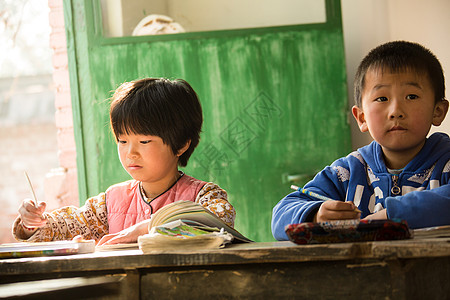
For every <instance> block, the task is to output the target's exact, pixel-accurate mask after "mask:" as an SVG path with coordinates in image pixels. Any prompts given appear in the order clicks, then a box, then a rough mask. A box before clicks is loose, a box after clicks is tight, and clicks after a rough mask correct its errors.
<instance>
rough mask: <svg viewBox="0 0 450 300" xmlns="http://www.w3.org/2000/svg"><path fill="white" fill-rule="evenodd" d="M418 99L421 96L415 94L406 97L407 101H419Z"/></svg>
mask: <svg viewBox="0 0 450 300" xmlns="http://www.w3.org/2000/svg"><path fill="white" fill-rule="evenodd" d="M417 98H419V96H417V95H414V94H411V95H408V96H406V99H408V100H414V99H417Z"/></svg>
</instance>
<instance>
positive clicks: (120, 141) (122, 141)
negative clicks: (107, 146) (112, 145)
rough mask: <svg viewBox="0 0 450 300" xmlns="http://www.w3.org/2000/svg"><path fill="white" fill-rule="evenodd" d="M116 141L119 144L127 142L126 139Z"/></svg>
mask: <svg viewBox="0 0 450 300" xmlns="http://www.w3.org/2000/svg"><path fill="white" fill-rule="evenodd" d="M117 142H118V143H119V144H126V143H127V141H124V140H117Z"/></svg>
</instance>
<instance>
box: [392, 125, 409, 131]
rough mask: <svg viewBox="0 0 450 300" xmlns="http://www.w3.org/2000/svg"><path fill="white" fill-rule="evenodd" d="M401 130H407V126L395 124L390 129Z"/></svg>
mask: <svg viewBox="0 0 450 300" xmlns="http://www.w3.org/2000/svg"><path fill="white" fill-rule="evenodd" d="M401 130H406V128H404V127H402V126H399V125H396V126H393V127H392V128H391V129H389V131H401Z"/></svg>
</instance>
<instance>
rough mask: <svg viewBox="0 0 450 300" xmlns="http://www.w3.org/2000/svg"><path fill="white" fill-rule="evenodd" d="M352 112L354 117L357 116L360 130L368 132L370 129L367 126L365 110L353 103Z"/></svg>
mask: <svg viewBox="0 0 450 300" xmlns="http://www.w3.org/2000/svg"><path fill="white" fill-rule="evenodd" d="M352 114H353V117H355V120H356V122H357V123H358V126H359V130H360V131H361V132H366V131H367V130H369V129H368V127H367V123H366V119H365V117H364V112H363V111H362V109H361V108H359V107H358V106H356V105H353V107H352Z"/></svg>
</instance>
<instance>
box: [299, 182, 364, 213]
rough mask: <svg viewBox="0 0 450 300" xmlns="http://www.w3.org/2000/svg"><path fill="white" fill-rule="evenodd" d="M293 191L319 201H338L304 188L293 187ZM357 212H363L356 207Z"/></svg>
mask: <svg viewBox="0 0 450 300" xmlns="http://www.w3.org/2000/svg"><path fill="white" fill-rule="evenodd" d="M291 189H293V190H296V191H299V192H300V193H303V194H305V195H309V196H311V197H313V198H316V199H319V200H323V201H337V200H334V199H331V198H328V197H326V196H323V195H320V194H317V193H314V192H311V191H308V190H306V189H304V188H301V187H298V186H296V185H291ZM355 211H357V212H361V211H360V210H359V209H358V208H357V207H355Z"/></svg>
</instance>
